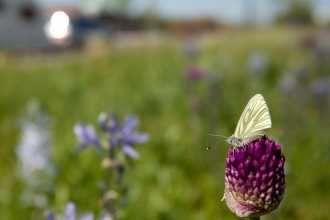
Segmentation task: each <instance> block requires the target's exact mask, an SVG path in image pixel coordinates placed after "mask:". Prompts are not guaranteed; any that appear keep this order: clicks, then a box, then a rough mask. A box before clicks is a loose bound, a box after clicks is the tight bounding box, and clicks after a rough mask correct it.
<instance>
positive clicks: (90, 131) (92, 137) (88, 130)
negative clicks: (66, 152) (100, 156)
mask: <svg viewBox="0 0 330 220" xmlns="http://www.w3.org/2000/svg"><path fill="white" fill-rule="evenodd" d="M73 130H74V133H75V135H76V137H77V139H78V141H79V142H80V143H81V144H83V145H97V144H98V141H99V138H98V136H97V134H96V131H95V129H94V127H93V125H87V126H86V125H85V124H84V123H82V122H78V123H76V124H75V126H74V128H73Z"/></svg>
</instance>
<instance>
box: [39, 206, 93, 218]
mask: <svg viewBox="0 0 330 220" xmlns="http://www.w3.org/2000/svg"><path fill="white" fill-rule="evenodd" d="M45 218H46V220H56V219H57V218H56V217H55V215H54V214H53V213H51V212H46V214H45ZM62 219H63V220H76V205H75V204H74V203H72V202H69V203H68V204H67V205H66V207H65V213H64V216H63V218H62ZM93 219H94V215H93V214H92V213H87V214H84V215H82V216H81V217H80V218H78V220H93Z"/></svg>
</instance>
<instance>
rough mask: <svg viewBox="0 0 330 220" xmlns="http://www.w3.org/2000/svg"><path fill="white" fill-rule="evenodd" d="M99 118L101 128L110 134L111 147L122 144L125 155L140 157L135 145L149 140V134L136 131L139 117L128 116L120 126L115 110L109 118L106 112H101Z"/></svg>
mask: <svg viewBox="0 0 330 220" xmlns="http://www.w3.org/2000/svg"><path fill="white" fill-rule="evenodd" d="M98 120H99V123H100V126H101V128H102V129H103V130H104V131H105V132H107V133H108V135H109V143H110V146H111V147H117V146H121V149H122V152H123V153H124V154H125V155H127V156H129V157H132V158H138V157H139V153H138V152H137V151H136V150H134V148H133V145H134V144H139V143H145V142H147V141H148V140H149V135H148V134H146V133H136V132H135V128H136V126H137V124H138V119H137V117H135V116H129V117H127V118H126V120H125V121H124V123H123V125H122V126H120V124H119V122H118V119H117V116H116V115H115V114H114V113H113V112H112V113H111V114H110V118H109V120H108V117H107V115H106V113H101V114H100V115H99V118H98Z"/></svg>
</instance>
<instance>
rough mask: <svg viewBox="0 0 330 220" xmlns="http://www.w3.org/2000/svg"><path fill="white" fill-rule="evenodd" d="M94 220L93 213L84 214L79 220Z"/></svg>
mask: <svg viewBox="0 0 330 220" xmlns="http://www.w3.org/2000/svg"><path fill="white" fill-rule="evenodd" d="M93 219H94V215H93V213H87V214H84V215H83V216H81V217H80V218H79V220H93Z"/></svg>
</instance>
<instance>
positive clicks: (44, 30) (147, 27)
mask: <svg viewBox="0 0 330 220" xmlns="http://www.w3.org/2000/svg"><path fill="white" fill-rule="evenodd" d="M329 61H330V1H329V0H310V1H308V0H306V1H303V0H291V1H283V0H277V1H274V0H249V1H246V0H231V1H225V0H206V1H198V0H189V1H188V0H181V1H175V0H123V1H120V0H35V1H32V0H0V143H1V154H0V158H1V159H0V213H1V219H7V220H12V219H13V220H14V219H43V213H44V211H45V210H52V211H54V212H57V213H61V212H62V211H63V208H64V206H65V204H66V203H67V202H68V201H73V202H74V203H76V205H77V207H78V214H81V213H83V212H86V211H93V212H94V213H95V214H96V215H97V216H98V215H99V214H100V213H101V211H102V210H101V206H100V202H99V201H100V192H99V189H98V187H97V184H98V181H99V180H100V179H102V178H103V176H104V175H105V172H104V171H103V170H102V168H101V166H100V163H101V160H102V157H101V156H100V154H98V152H97V151H95V150H93V149H87V150H85V151H83V152H81V153H79V154H77V153H74V152H73V148H74V146H76V145H77V141H76V138H75V136H74V133H73V125H74V124H75V123H76V121H79V120H82V121H84V122H86V123H91V124H93V125H94V126H96V127H97V130H98V131H100V130H101V129H99V128H98V125H97V117H98V115H99V113H100V112H102V111H108V110H110V109H112V110H114V111H115V112H116V114H117V115H118V117H119V118H120V120H121V121H122V120H123V118H124V117H125V116H127V115H128V114H135V115H137V116H138V117H139V130H141V131H146V132H148V133H149V135H150V138H151V139H150V141H149V142H148V143H146V144H144V145H141V146H139V145H137V146H136V148H135V149H136V150H137V151H138V152H139V153H140V159H139V160H135V161H134V164H135V165H134V166H132V167H129V168H128V169H127V173H126V174H125V179H124V181H125V182H126V183H127V184H129V186H130V190H129V196H128V198H127V205H126V206H125V208H124V209H123V214H122V219H196V220H197V219H200V220H203V219H237V217H236V216H235V215H234V214H233V213H231V212H230V211H229V209H228V208H227V206H226V204H225V202H221V199H222V197H223V193H224V169H225V158H226V156H227V152H228V149H229V147H230V146H229V145H228V144H227V143H225V142H220V143H219V144H217V146H216V147H213V148H212V150H210V151H207V150H206V148H207V147H209V146H211V145H212V144H214V143H216V142H217V141H219V140H221V138H218V137H208V136H206V134H208V133H213V134H221V135H225V136H230V135H232V133H233V132H234V130H235V127H236V124H237V122H238V120H239V117H240V115H241V113H242V111H243V109H244V107H245V105H246V104H247V102H248V100H249V99H250V98H251V97H252V96H253V95H255V94H257V93H261V94H262V95H263V96H264V98H265V100H266V102H267V104H268V107H269V109H270V114H271V117H272V121H273V127H272V128H271V129H270V130H269V131H268V133H267V135H268V136H269V138H271V139H274V140H275V141H276V142H277V143H278V144H280V145H281V146H282V150H283V153H284V155H285V157H286V164H285V169H286V175H287V177H286V181H287V188H286V193H285V196H284V199H283V201H282V203H281V205H280V207H279V209H278V210H277V211H274V212H273V213H272V214H270V215H268V216H266V217H264V218H263V219H328V218H329V208H328V206H329V202H330V199H329V198H330V188H329V185H330V169H329V165H330V153H329V146H330V136H329V134H328V132H329V130H328V129H329V123H330V111H329V101H330V100H329V99H330V98H329V92H330V91H329V90H330V77H329V74H330V62H329ZM35 170H37V171H38V172H39V171H42V174H41V175H39V174H38V181H37V180H36V179H37V178H36V177H35V175H36V174H35V172H34V171H35Z"/></svg>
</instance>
